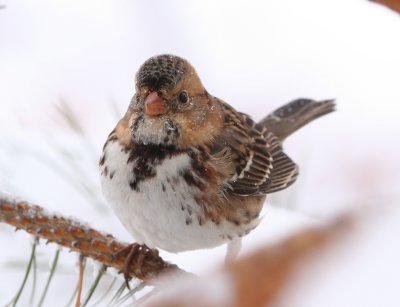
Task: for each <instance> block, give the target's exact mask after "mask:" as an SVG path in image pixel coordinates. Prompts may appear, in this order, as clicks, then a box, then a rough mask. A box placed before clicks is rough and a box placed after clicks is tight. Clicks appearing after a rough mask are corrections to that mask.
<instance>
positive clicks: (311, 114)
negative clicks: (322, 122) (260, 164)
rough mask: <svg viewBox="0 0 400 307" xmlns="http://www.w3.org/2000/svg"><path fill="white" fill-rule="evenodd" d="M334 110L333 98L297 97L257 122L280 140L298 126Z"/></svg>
mask: <svg viewBox="0 0 400 307" xmlns="http://www.w3.org/2000/svg"><path fill="white" fill-rule="evenodd" d="M334 110H335V101H334V100H321V101H315V100H311V99H297V100H294V101H292V102H289V103H287V104H285V105H284V106H282V107H280V108H279V109H276V110H275V111H274V112H272V113H271V114H269V115H267V116H266V117H265V118H264V119H262V120H261V121H260V122H259V124H261V125H263V126H265V127H266V128H267V131H270V132H272V133H273V134H275V135H276V136H277V137H278V138H279V140H280V141H281V142H282V141H283V140H285V139H286V137H287V136H289V135H290V134H292V133H293V132H295V131H296V130H298V129H299V128H301V127H303V126H304V125H306V124H308V123H309V122H311V121H312V120H314V119H317V118H318V117H321V116H322V115H325V114H328V113H330V112H333V111H334Z"/></svg>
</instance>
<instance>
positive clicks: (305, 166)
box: [0, 0, 400, 306]
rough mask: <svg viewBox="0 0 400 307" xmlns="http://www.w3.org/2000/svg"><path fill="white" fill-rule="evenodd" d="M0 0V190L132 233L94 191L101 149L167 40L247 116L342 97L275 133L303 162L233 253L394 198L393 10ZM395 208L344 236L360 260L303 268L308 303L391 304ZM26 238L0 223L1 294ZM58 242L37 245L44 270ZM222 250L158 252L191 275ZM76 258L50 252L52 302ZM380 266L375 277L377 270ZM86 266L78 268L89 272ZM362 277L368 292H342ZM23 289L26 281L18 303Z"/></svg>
mask: <svg viewBox="0 0 400 307" xmlns="http://www.w3.org/2000/svg"><path fill="white" fill-rule="evenodd" d="M0 4H3V5H4V6H5V7H3V8H2V9H0V190H1V191H6V192H9V193H11V194H14V195H18V196H20V197H21V198H23V199H26V200H29V201H31V202H34V203H37V204H40V205H41V206H44V207H46V208H48V209H51V210H55V211H57V212H60V213H62V214H65V215H68V216H70V215H71V216H75V217H78V218H80V219H82V220H84V221H87V222H89V223H90V224H91V225H92V226H93V227H96V228H98V229H101V230H104V231H107V232H111V233H113V234H114V235H115V236H117V237H118V238H120V239H122V240H124V241H127V242H129V241H131V240H132V239H131V237H130V236H129V234H128V233H127V232H126V231H125V230H124V229H123V227H122V225H121V224H120V223H119V221H118V220H117V219H116V218H115V217H114V215H113V213H112V212H111V210H110V209H108V207H107V205H106V204H105V202H104V200H103V198H102V196H101V192H100V189H99V181H98V174H97V161H98V156H99V155H100V151H101V147H102V145H103V143H104V141H105V139H106V137H107V135H108V133H109V132H110V131H111V130H112V128H113V127H114V125H115V124H116V121H117V119H118V117H119V116H120V115H122V114H123V113H124V112H125V110H126V108H127V106H128V103H129V101H130V99H131V97H132V95H133V91H134V74H135V72H136V70H137V69H138V67H139V66H140V65H141V64H142V62H143V61H145V60H146V59H147V58H148V57H150V56H153V55H156V54H162V53H172V54H176V55H179V56H182V57H185V58H186V59H188V60H189V61H190V62H191V63H192V64H193V66H194V67H195V68H196V69H197V71H198V73H199V75H200V77H201V78H202V80H203V83H204V85H205V86H206V88H207V89H208V91H209V92H210V93H212V94H213V95H215V96H217V97H219V98H221V99H223V100H225V101H227V102H228V103H230V104H231V105H233V106H234V107H235V108H237V109H238V110H240V111H243V112H246V113H248V114H250V115H252V116H253V117H254V118H255V119H261V118H262V117H263V116H264V115H266V114H267V113H269V112H270V111H271V110H273V109H275V108H276V107H279V106H280V105H281V104H283V103H286V102H288V101H290V100H292V99H295V98H299V97H306V98H314V99H326V98H336V99H337V104H338V107H337V110H338V111H337V112H335V114H330V115H328V116H326V117H325V118H323V119H320V120H318V121H316V122H314V123H312V124H310V125H309V126H307V127H306V128H304V129H302V130H301V131H300V132H298V133H296V134H295V135H294V136H292V137H290V138H289V140H288V141H287V142H286V143H285V148H286V151H287V152H288V153H289V155H290V156H291V157H292V158H293V159H294V160H295V161H297V162H298V163H299V164H300V169H301V176H300V178H299V179H298V182H297V183H296V184H295V185H294V186H293V187H291V188H290V189H288V190H287V191H285V192H283V193H280V194H278V195H273V196H271V197H270V199H269V201H267V206H266V208H265V211H264V220H263V222H262V224H261V225H260V227H258V228H257V229H256V230H255V231H253V232H252V233H251V234H250V235H249V236H248V237H247V238H246V239H245V240H244V247H243V253H247V252H249V251H251V250H252V249H254V248H256V247H257V245H258V244H260V242H264V243H268V242H274V241H276V240H278V239H280V238H282V237H284V236H286V235H288V234H289V233H291V232H293V231H295V230H296V229H299V228H300V227H303V226H305V225H313V224H319V223H323V222H324V221H325V220H328V219H330V218H332V217H334V216H335V214H337V213H339V212H342V211H344V210H364V209H363V208H364V207H365V208H368V209H366V210H372V211H373V210H376V211H377V212H378V211H381V210H386V209H385V208H387V207H388V206H390V205H391V204H394V206H398V201H399V200H400V159H399V156H400V145H399V140H400V125H399V124H398V121H399V119H398V118H399V116H400V57H399V55H400V40H399V39H398V38H399V35H400V16H399V15H398V14H396V13H394V12H392V11H389V10H388V9H386V8H384V7H381V6H378V5H375V4H372V3H370V2H368V1H363V0H336V1H333V0H324V1H320V0H302V1H298V0H291V1H290V0H285V1H283V0H269V1H211V0H209V1H196V2H194V1H193V2H190V1H183V0H182V1H168V2H167V1H155V0H151V1H126V0H125V1H118V2H116V1H71V0H69V1H64V0H59V1H50V0H47V1H46V0H41V1H27V0H13V1H7V0H3V1H2V2H1V3H0ZM71 112H72V113H73V114H74V115H73V116H72V118H75V119H77V120H78V122H79V124H80V126H76V125H75V126H73V125H72V126H73V127H74V128H75V130H74V129H71V124H68V122H67V120H66V117H67V118H68V116H66V114H67V115H68V114H70V113H71ZM390 212H393V214H391V215H390V218H388V219H382V221H381V223H375V224H374V225H375V226H376V227H374V228H373V229H374V230H376V231H374V232H371V231H369V232H368V231H366V232H365V235H364V236H362V238H363V239H362V240H357V242H359V244H360V246H358V247H357V246H354V245H357V244H354V245H350V247H351V248H353V249H351V248H350V250H349V253H348V254H347V253H346V255H348V256H349V257H350V258H351V257H352V258H351V259H350V260H349V261H350V263H353V264H358V265H359V267H357V265H348V264H347V265H346V266H341V265H340V264H341V263H343V262H344V260H343V259H342V258H340V257H343V255H341V256H340V255H339V256H338V259H337V260H336V261H335V260H333V261H332V262H331V265H329V267H330V268H332V267H334V268H335V269H334V270H333V269H330V270H329V272H327V273H326V274H324V271H323V270H320V271H318V272H314V273H313V274H314V275H313V276H315V277H314V278H315V279H314V280H313V279H312V278H313V277H309V278H311V281H312V282H311V283H312V284H313V288H312V291H313V292H314V291H316V289H315V287H317V285H318V287H320V288H321V292H320V293H324V295H321V296H318V297H317V298H318V299H320V301H314V304H315V306H321V302H324V303H325V304H323V305H324V306H339V305H340V306H356V305H358V306H378V305H380V306H399V300H398V296H396V291H397V289H395V288H396V287H394V286H393V285H395V284H396V283H397V285H398V284H399V279H400V265H399V262H398V261H395V259H399V256H400V255H399V254H400V243H399V242H400V240H397V241H396V240H395V239H396V238H398V235H399V233H400V213H399V210H397V211H396V210H392V211H390ZM367 228H368V227H367ZM30 243H31V241H30V239H29V236H27V235H25V234H23V233H22V232H18V233H14V231H13V230H12V229H11V227H9V226H7V225H2V224H1V225H0V246H1V248H0V249H1V252H0V272H1V273H0V304H1V305H4V304H5V303H7V302H8V301H9V300H11V298H12V297H13V295H14V294H15V293H16V291H17V288H18V286H19V284H20V281H21V280H22V275H23V270H24V265H25V264H26V262H27V260H28V258H29V253H30V248H29V246H30ZM357 248H358V249H357ZM54 250H55V247H54V246H44V245H40V246H39V247H38V253H39V254H38V264H39V269H41V271H39V273H40V274H41V275H40V276H43V279H44V277H45V276H46V275H47V269H48V266H49V263H50V261H51V258H52V256H53V253H54ZM377 250H379V251H381V252H379V253H377V252H376V251H377ZM224 252H225V250H224V247H221V248H216V249H214V250H206V251H197V252H188V253H182V254H179V255H173V254H167V253H162V256H163V257H165V258H166V259H168V260H171V261H173V262H175V263H177V264H178V265H179V266H181V267H183V268H185V269H187V270H190V271H193V272H196V273H200V274H202V273H204V272H207V271H210V270H212V269H213V268H215V267H218V266H219V265H220V264H221V262H222V259H223V256H224ZM395 256H396V257H397V258H396V257H395ZM76 259H77V257H76V255H73V254H68V253H67V252H63V253H61V259H60V261H61V264H60V267H59V271H58V274H57V275H56V277H55V281H54V282H53V283H52V285H51V288H50V296H49V297H48V298H47V300H46V303H47V305H48V306H52V304H54V300H55V299H56V298H57V297H58V298H57V300H58V301H61V303H60V304H61V305H64V304H66V303H67V301H68V298H69V296H70V295H71V294H72V291H73V288H74V285H75V283H76V280H77V273H76V270H75V267H74V266H73V265H71V264H73V263H75V262H76ZM344 259H347V258H346V257H344ZM378 263H379V265H378ZM322 267H324V266H321V268H322ZM357 268H358V270H357ZM374 268H375V269H374ZM88 270H90V269H88ZM352 270H353V271H352ZM376 271H379V272H380V275H379V274H378V276H379V278H375V277H374V276H372V274H374V272H376ZM321 272H322V273H321ZM360 272H370V274H369V275H368V274H367V275H368V276H369V277H370V278H371V280H372V279H373V281H371V283H361V285H362V287H361V286H360V287H358V288H356V289H355V288H354V287H355V285H357V284H360V283H359V281H360V280H362V281H365V280H367V279H368V278H367V277H366V276H364V275H363V274H358V273H360ZM318 274H320V275H318ZM321 275H322V276H323V278H320V276H321ZM327 276H331V277H327ZM368 280H369V279H368ZM90 281H91V275H90V274H89V275H88V278H86V282H85V285H86V284H88V285H89V284H90ZM303 284H304V283H303ZM66 285H70V289H66ZM42 286H43V284H42V283H40V282H39V284H38V287H39V288H40V289H41V287H42ZM28 289H30V288H29V284H28ZM324 290H325V292H323V291H324ZM29 291H30V290H29ZM29 291H28V290H27V291H26V292H27V293H28V294H30V292H29ZM38 291H39V293H40V290H38ZM61 291H63V292H61ZM309 291H310V289H303V290H302V292H301V293H302V294H303V296H301V295H300V298H301V299H302V300H303V301H304V302H305V303H304V304H305V305H304V306H311V305H307V297H306V295H304V293H306V294H307V293H310V292H309ZM357 291H361V292H363V293H369V296H361V297H360V296H359V295H358V294H357V295H353V294H354V293H355V292H357ZM317 292H318V291H317ZM60 293H66V294H65V295H61V297H60ZM337 293H343V295H342V296H340V295H339V296H338V295H337ZM293 295H299V294H298V293H297V294H296V293H294V294H293ZM382 297H385V298H386V299H387V301H385V304H384V305H382V304H380V303H381V301H380V300H381V299H382ZM340 298H345V299H343V302H342V301H341V300H340ZM395 298H396V299H397V301H396V299H395ZM308 299H310V297H309V298H308ZM314 299H316V298H314ZM334 299H337V300H338V301H335V300H334ZM28 301H29V295H26V297H24V298H23V302H22V306H23V305H24V304H27V302H28ZM318 302H320V304H317V303H318ZM327 302H328V303H327ZM338 302H340V304H339V303H338ZM329 303H331V304H332V305H329ZM346 304H347V305H346ZM313 306H314V305H313Z"/></svg>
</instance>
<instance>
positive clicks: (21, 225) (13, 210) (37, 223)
mask: <svg viewBox="0 0 400 307" xmlns="http://www.w3.org/2000/svg"><path fill="white" fill-rule="evenodd" d="M0 222H4V223H7V224H10V225H12V226H14V227H16V228H17V229H23V230H25V231H26V232H28V233H30V234H32V235H33V236H35V237H38V238H42V239H45V240H47V241H48V242H54V243H57V244H58V245H60V246H63V247H67V248H69V249H70V250H72V251H75V252H78V253H80V254H81V255H82V256H83V257H89V258H92V259H94V260H97V261H99V262H101V263H102V264H103V265H105V266H106V267H112V268H115V269H117V270H118V271H121V270H122V269H123V266H124V261H125V256H124V255H121V256H119V257H117V258H116V259H114V257H113V256H114V254H115V253H116V252H117V251H119V250H121V249H122V248H124V247H126V246H127V244H126V243H122V242H120V241H118V240H117V239H115V238H114V237H113V236H112V235H110V234H104V233H101V232H99V231H97V230H95V229H93V228H91V227H89V226H88V225H86V224H84V223H81V222H79V221H77V220H76V219H72V218H66V217H63V216H61V215H58V214H52V213H50V212H47V211H46V210H44V209H43V208H41V207H39V206H37V205H31V204H28V203H27V202H24V201H21V200H17V199H12V198H10V197H7V196H5V195H0ZM167 272H168V273H177V274H179V273H186V272H184V271H183V270H181V269H179V268H178V267H177V266H176V265H174V264H171V263H168V262H165V261H164V260H163V259H162V258H161V257H160V256H159V255H158V253H157V251H150V252H149V253H148V254H147V255H146V258H145V260H144V262H143V265H142V266H139V265H138V264H137V263H135V262H133V263H132V265H131V267H130V276H131V277H136V278H139V279H141V280H143V281H145V282H151V281H152V280H153V279H154V278H155V277H158V276H159V275H161V274H163V273H167Z"/></svg>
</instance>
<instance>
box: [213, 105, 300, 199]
mask: <svg viewBox="0 0 400 307" xmlns="http://www.w3.org/2000/svg"><path fill="white" fill-rule="evenodd" d="M223 107H224V112H225V126H224V132H223V133H222V134H221V136H220V137H219V138H218V139H217V140H216V142H215V145H214V148H213V152H219V151H221V150H222V149H223V148H226V147H228V148H230V153H229V154H230V159H231V161H232V163H233V164H234V165H235V167H234V168H235V169H234V172H233V173H234V174H233V176H232V178H230V180H229V181H228V185H229V187H230V189H229V190H228V191H227V192H228V193H233V194H236V195H242V196H245V195H264V194H267V193H272V192H275V191H279V190H281V189H284V188H285V187H287V186H289V185H290V184H291V183H293V182H294V180H295V179H296V176H297V166H296V164H294V163H293V162H292V160H290V158H288V157H287V156H286V155H285V154H284V153H283V152H282V147H281V145H280V142H279V140H278V139H277V138H276V137H275V136H274V135H273V134H272V133H268V132H267V131H266V128H265V127H263V126H261V125H258V124H256V123H255V122H254V121H253V120H252V119H251V118H250V117H249V116H248V115H246V114H243V113H239V112H237V111H235V110H234V109H233V108H232V107H231V106H229V105H228V104H226V103H223Z"/></svg>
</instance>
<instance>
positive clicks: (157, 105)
mask: <svg viewBox="0 0 400 307" xmlns="http://www.w3.org/2000/svg"><path fill="white" fill-rule="evenodd" d="M144 107H145V113H146V114H147V115H149V116H157V115H161V114H165V113H166V112H167V108H166V106H165V102H164V100H163V99H162V98H161V97H160V96H158V94H157V92H151V93H150V94H149V95H147V97H146V99H145V101H144Z"/></svg>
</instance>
